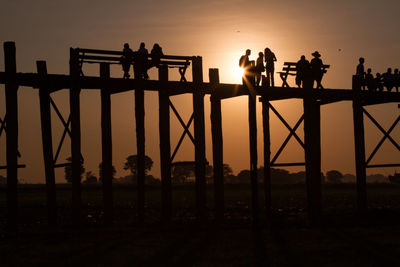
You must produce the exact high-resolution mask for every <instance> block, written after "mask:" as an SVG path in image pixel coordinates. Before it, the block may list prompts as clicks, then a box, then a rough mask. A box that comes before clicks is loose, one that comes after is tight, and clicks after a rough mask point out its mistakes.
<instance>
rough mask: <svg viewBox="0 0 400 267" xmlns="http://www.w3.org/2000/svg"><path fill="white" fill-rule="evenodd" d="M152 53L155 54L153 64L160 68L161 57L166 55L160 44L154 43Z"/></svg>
mask: <svg viewBox="0 0 400 267" xmlns="http://www.w3.org/2000/svg"><path fill="white" fill-rule="evenodd" d="M151 55H152V56H153V58H152V63H151V66H152V67H157V68H158V67H159V65H160V58H161V57H162V56H163V55H164V53H163V51H162V48H161V46H160V45H159V44H157V43H155V44H154V45H153V49H151Z"/></svg>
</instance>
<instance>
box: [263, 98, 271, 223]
mask: <svg viewBox="0 0 400 267" xmlns="http://www.w3.org/2000/svg"><path fill="white" fill-rule="evenodd" d="M261 103H262V120H263V136H264V198H265V215H266V217H267V219H268V220H269V219H271V208H272V198H271V135H270V123H269V101H268V99H267V98H265V97H263V98H261Z"/></svg>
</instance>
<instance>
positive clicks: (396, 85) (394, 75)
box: [393, 69, 400, 93]
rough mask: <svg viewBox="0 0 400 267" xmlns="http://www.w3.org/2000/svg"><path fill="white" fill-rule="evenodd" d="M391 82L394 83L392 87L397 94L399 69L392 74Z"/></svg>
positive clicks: (399, 78)
mask: <svg viewBox="0 0 400 267" xmlns="http://www.w3.org/2000/svg"><path fill="white" fill-rule="evenodd" d="M393 82H394V87H395V88H396V92H397V93H398V92H399V87H400V72H399V69H394V73H393Z"/></svg>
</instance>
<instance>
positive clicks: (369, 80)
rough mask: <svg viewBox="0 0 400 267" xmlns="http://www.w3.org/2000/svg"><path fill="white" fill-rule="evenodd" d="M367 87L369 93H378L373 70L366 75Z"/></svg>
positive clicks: (369, 70)
mask: <svg viewBox="0 0 400 267" xmlns="http://www.w3.org/2000/svg"><path fill="white" fill-rule="evenodd" d="M365 85H366V86H367V88H368V90H369V91H376V85H375V79H374V76H373V75H372V73H371V69H368V70H367V74H365Z"/></svg>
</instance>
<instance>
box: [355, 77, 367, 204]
mask: <svg viewBox="0 0 400 267" xmlns="http://www.w3.org/2000/svg"><path fill="white" fill-rule="evenodd" d="M353 90H354V92H355V93H354V99H353V123H354V145H355V156H356V176H357V208H358V210H359V211H361V212H363V211H365V210H366V209H367V173H366V162H365V139H364V138H365V137H364V114H363V106H362V99H361V95H360V92H361V86H360V83H359V81H358V79H357V76H353Z"/></svg>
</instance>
